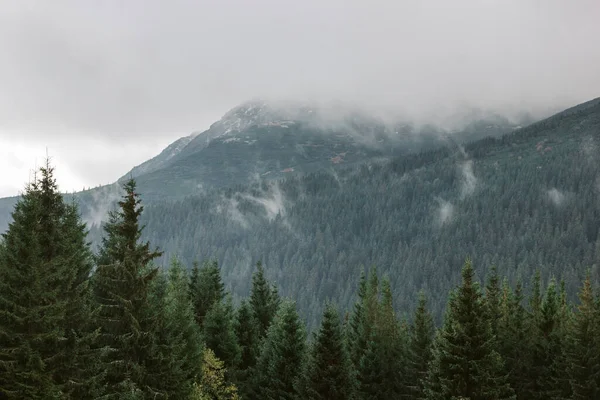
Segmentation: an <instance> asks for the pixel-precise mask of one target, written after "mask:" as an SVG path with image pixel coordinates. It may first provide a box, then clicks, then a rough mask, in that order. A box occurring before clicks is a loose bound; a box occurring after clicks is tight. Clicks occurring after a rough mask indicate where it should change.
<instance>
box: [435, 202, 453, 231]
mask: <svg viewBox="0 0 600 400" xmlns="http://www.w3.org/2000/svg"><path fill="white" fill-rule="evenodd" d="M436 200H437V202H438V208H437V216H436V223H437V224H438V225H440V226H441V225H444V224H446V223H448V222H450V221H451V220H452V217H453V216H454V205H453V204H452V203H451V202H449V201H446V200H444V199H442V198H436Z"/></svg>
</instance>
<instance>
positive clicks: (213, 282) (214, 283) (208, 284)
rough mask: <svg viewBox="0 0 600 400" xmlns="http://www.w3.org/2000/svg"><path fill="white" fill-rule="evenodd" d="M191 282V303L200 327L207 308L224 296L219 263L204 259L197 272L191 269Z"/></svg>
mask: <svg viewBox="0 0 600 400" xmlns="http://www.w3.org/2000/svg"><path fill="white" fill-rule="evenodd" d="M196 274H197V276H196ZM191 283H192V284H193V285H194V287H193V288H192V303H193V305H194V312H195V315H196V322H197V323H198V325H200V327H202V326H203V324H204V318H205V317H206V314H207V313H208V310H210V309H211V308H212V306H213V305H214V304H215V303H217V302H220V301H222V300H223V299H224V298H225V285H224V284H223V281H222V279H221V271H220V269H219V263H218V262H217V261H215V260H213V261H205V262H204V263H203V265H202V267H200V268H199V269H198V271H197V272H195V271H194V270H192V280H191ZM217 357H218V355H217Z"/></svg>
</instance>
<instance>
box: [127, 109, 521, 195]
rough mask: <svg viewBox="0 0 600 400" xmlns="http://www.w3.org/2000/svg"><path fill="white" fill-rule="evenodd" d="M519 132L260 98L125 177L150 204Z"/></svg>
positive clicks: (480, 123)
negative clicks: (392, 118)
mask: <svg viewBox="0 0 600 400" xmlns="http://www.w3.org/2000/svg"><path fill="white" fill-rule="evenodd" d="M516 126H517V124H516V123H511V122H510V121H509V120H507V119H506V118H502V117H499V116H497V115H478V118H475V116H473V118H472V119H469V120H468V121H466V122H465V123H464V124H463V126H462V127H461V129H458V130H455V131H453V132H447V131H444V130H443V129H441V128H438V127H435V126H433V125H424V126H420V127H415V126H414V124H411V123H407V122H402V121H393V122H389V121H384V120H383V119H381V118H377V117H374V116H372V115H370V114H368V113H366V112H364V111H363V110H361V109H359V108H356V107H350V106H347V105H343V104H334V105H327V106H323V105H314V104H308V103H277V104H269V103H267V102H265V101H260V100H254V101H251V102H247V103H244V104H242V105H240V106H238V107H235V108H233V109H232V110H230V111H229V112H228V113H226V114H225V115H224V116H223V118H221V119H220V120H219V121H217V122H215V123H214V124H213V125H211V127H210V128H209V129H208V130H207V131H205V132H202V133H193V134H192V135H190V136H187V137H183V138H180V139H178V140H177V141H175V142H174V143H172V144H171V145H169V146H168V147H167V148H166V149H165V150H164V151H163V152H161V153H160V154H159V155H158V156H156V157H154V158H152V159H151V160H148V161H147V162H145V163H143V164H141V165H140V166H137V167H135V168H133V169H132V170H131V171H130V172H129V173H128V174H126V175H125V176H124V177H123V178H126V177H129V176H133V177H135V178H136V179H137V181H138V184H139V186H140V190H142V191H143V192H144V193H145V194H146V197H147V198H148V199H154V198H158V199H165V198H171V199H172V198H174V197H182V196H187V195H193V194H198V193H203V192H204V191H206V190H209V189H211V188H216V187H217V188H218V187H230V186H233V185H237V184H245V183H248V182H250V181H256V180H261V179H281V178H283V177H287V176H289V175H297V174H304V173H308V172H315V171H320V170H329V169H332V168H339V167H341V166H347V165H350V164H353V163H357V162H364V161H366V160H374V159H380V160H386V159H387V160H389V159H391V158H392V157H394V156H398V155H401V154H409V153H413V152H417V151H421V150H424V149H427V148H434V147H438V146H440V145H443V144H444V143H447V141H448V137H449V136H451V137H452V138H453V140H457V141H465V140H470V139H472V138H474V137H475V138H479V137H482V135H485V136H488V135H494V136H497V135H499V134H502V133H506V132H508V131H511V130H512V129H514V128H515V127H516ZM123 178H122V179H123Z"/></svg>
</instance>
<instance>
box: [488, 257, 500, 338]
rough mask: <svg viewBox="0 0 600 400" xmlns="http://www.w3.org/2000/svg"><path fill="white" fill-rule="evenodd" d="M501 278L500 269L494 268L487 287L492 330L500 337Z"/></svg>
mask: <svg viewBox="0 0 600 400" xmlns="http://www.w3.org/2000/svg"><path fill="white" fill-rule="evenodd" d="M500 295H501V293H500V277H499V276H498V269H497V268H496V267H495V266H492V268H491V271H490V276H489V277H488V280H487V282H486V285H485V308H486V312H487V315H488V319H489V321H490V325H491V328H492V334H493V335H494V336H495V337H497V336H498V323H499V320H500Z"/></svg>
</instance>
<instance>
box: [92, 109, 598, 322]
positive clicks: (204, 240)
mask: <svg viewBox="0 0 600 400" xmlns="http://www.w3.org/2000/svg"><path fill="white" fill-rule="evenodd" d="M248 129H251V128H248ZM248 129H246V131H245V132H248ZM262 133H265V131H262ZM217 143H219V146H221V144H220V143H222V141H219V140H217ZM599 146H600V99H596V100H592V101H590V102H587V103H584V104H581V105H578V106H576V107H573V108H571V109H568V110H565V111H564V112H561V113H559V114H556V115H554V116H552V117H550V118H547V119H544V120H542V121H539V122H536V123H533V124H531V125H529V126H526V127H523V128H520V129H515V130H513V131H512V132H511V133H509V134H506V135H502V136H500V137H488V138H485V139H481V140H476V141H473V142H470V143H466V144H464V145H461V144H460V143H459V142H453V141H450V142H448V143H446V145H445V146H442V147H438V148H434V149H429V150H427V151H422V152H413V153H405V154H401V155H399V156H397V157H392V158H391V160H390V161H380V160H379V159H370V160H369V159H364V160H363V161H362V162H360V163H355V164H348V165H345V166H341V167H339V168H337V169H325V168H321V169H318V170H315V171H313V172H308V173H305V174H299V175H293V176H288V177H284V178H282V179H277V180H269V181H266V180H258V181H253V182H251V183H248V184H244V185H242V184H240V185H237V186H234V187H221V188H219V187H215V188H213V189H211V190H208V191H206V192H205V193H202V194H197V195H191V196H188V197H186V198H183V199H175V200H173V199H159V198H153V200H152V201H149V204H148V206H147V208H146V212H145V214H144V216H143V219H144V223H145V224H146V230H145V238H146V239H148V240H151V241H152V243H154V244H157V245H159V246H160V247H161V249H163V250H165V255H164V257H163V261H166V260H168V259H169V258H170V257H172V256H174V255H178V256H179V257H180V258H181V259H182V260H183V261H184V262H186V263H187V264H188V265H191V263H192V262H193V261H194V260H195V259H202V258H212V257H214V258H216V259H218V260H219V262H220V263H221V271H222V274H223V276H224V278H225V281H226V282H227V284H228V287H229V289H230V290H232V292H233V294H234V296H236V297H239V296H242V295H245V294H247V292H248V290H249V282H250V274H251V272H252V269H251V266H252V264H253V263H255V262H256V261H257V260H259V259H260V260H262V261H263V263H264V264H265V266H266V269H267V273H268V275H269V277H270V278H272V279H274V280H275V281H276V282H277V284H278V286H279V287H280V291H281V293H282V294H284V295H286V296H287V295H289V296H292V297H294V298H295V299H297V300H298V305H299V307H300V308H301V309H302V310H303V312H304V314H305V316H306V317H307V319H308V323H309V325H311V326H314V324H316V323H317V321H318V318H319V315H320V310H321V306H322V304H323V303H324V302H325V300H326V299H328V298H332V299H334V300H336V301H337V302H338V303H339V304H340V305H341V306H342V307H350V306H351V304H352V302H353V301H354V297H353V296H354V293H355V292H356V285H357V281H358V277H359V271H360V267H361V265H364V266H365V267H367V268H368V267H370V266H372V265H376V266H377V268H378V269H379V271H380V272H382V273H383V274H385V275H388V276H389V277H390V279H391V281H392V286H393V287H394V288H396V291H395V293H396V297H395V299H394V301H395V302H396V305H397V306H398V308H399V309H406V310H410V309H412V308H413V306H414V300H415V299H416V298H417V296H416V292H417V291H418V290H419V289H425V290H426V291H427V292H428V293H429V295H430V296H431V297H432V301H431V306H432V308H433V310H434V312H435V314H436V316H437V317H438V318H440V317H441V314H442V312H443V309H444V307H445V300H446V293H447V291H448V290H449V289H450V288H451V287H452V286H453V285H455V284H456V283H457V282H456V279H457V277H458V276H459V274H458V271H460V268H461V266H462V265H463V263H464V259H465V257H467V256H471V257H472V258H473V261H474V264H475V266H476V267H477V273H478V274H479V276H480V277H481V278H484V277H485V271H486V270H487V268H488V267H489V266H491V265H496V266H497V267H498V270H499V272H500V273H501V274H502V275H505V276H507V277H508V278H509V279H510V280H511V281H513V282H514V281H516V280H517V279H521V280H523V281H524V283H525V287H526V290H528V286H529V285H528V283H529V282H530V278H531V277H532V275H533V273H534V272H535V270H536V268H539V267H540V266H543V267H544V271H543V272H544V277H545V278H547V279H549V278H550V277H551V276H554V277H556V278H557V279H564V281H565V287H566V288H567V290H568V293H569V295H570V296H571V297H573V296H574V295H575V293H576V290H577V288H578V286H579V284H580V282H581V278H582V277H583V275H584V273H585V271H586V269H588V268H591V270H592V276H593V278H594V279H595V280H596V281H600V157H598V149H599V148H600V147H599ZM207 148H210V146H208V147H207ZM98 235H99V231H98V230H97V229H96V228H95V229H93V230H92V237H93V238H96V240H97V237H98ZM307 287H310V288H311V290H310V291H307V290H306V288H307ZM308 293H310V294H308Z"/></svg>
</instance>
